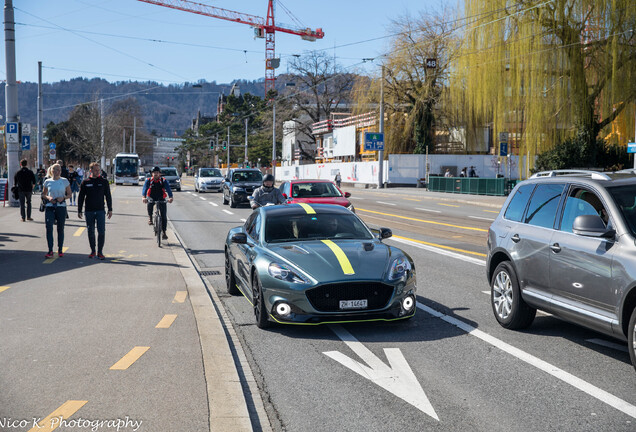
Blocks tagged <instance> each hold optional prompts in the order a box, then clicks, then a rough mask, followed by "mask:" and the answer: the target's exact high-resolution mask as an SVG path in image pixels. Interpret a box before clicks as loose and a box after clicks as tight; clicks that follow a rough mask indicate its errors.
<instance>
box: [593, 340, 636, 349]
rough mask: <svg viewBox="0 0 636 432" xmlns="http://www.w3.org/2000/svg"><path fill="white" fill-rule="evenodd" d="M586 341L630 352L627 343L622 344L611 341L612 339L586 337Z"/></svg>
mask: <svg viewBox="0 0 636 432" xmlns="http://www.w3.org/2000/svg"><path fill="white" fill-rule="evenodd" d="M585 342H591V343H593V344H596V345H601V346H604V347H607V348H612V349H615V350H617V351H623V352H629V350H628V349H627V347H626V346H625V345H620V344H617V343H614V342H610V341H606V340H603V339H585Z"/></svg>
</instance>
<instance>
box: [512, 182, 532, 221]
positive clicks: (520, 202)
mask: <svg viewBox="0 0 636 432" xmlns="http://www.w3.org/2000/svg"><path fill="white" fill-rule="evenodd" d="M534 186H535V185H534V184H528V185H524V186H521V187H519V189H517V192H515V196H513V197H512V199H511V200H510V204H508V208H507V209H506V212H505V213H504V218H506V219H508V220H511V221H514V222H521V218H522V217H523V212H524V210H525V209H526V205H527V204H528V200H529V199H530V195H532V190H533V189H534Z"/></svg>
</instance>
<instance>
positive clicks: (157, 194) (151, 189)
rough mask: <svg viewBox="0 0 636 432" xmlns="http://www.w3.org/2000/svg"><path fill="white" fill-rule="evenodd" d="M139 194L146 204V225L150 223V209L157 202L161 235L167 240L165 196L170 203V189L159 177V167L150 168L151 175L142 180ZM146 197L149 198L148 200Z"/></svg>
mask: <svg viewBox="0 0 636 432" xmlns="http://www.w3.org/2000/svg"><path fill="white" fill-rule="evenodd" d="M141 196H142V197H143V203H144V204H147V207H148V225H152V211H153V209H154V207H155V202H156V203H157V206H158V208H159V212H160V213H161V231H163V235H162V236H161V237H162V238H163V239H164V240H167V239H168V235H167V234H166V228H167V227H168V218H167V213H168V210H167V208H166V197H168V202H169V203H171V202H172V190H170V183H168V181H167V180H166V179H165V178H163V177H161V168H159V167H158V166H156V167H154V168H153V169H152V176H151V177H150V178H147V179H146V181H145V182H144V188H143V189H142V191H141ZM148 198H150V201H149V200H148Z"/></svg>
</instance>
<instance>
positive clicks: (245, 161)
mask: <svg viewBox="0 0 636 432" xmlns="http://www.w3.org/2000/svg"><path fill="white" fill-rule="evenodd" d="M247 120H248V118H247V117H245V160H244V163H245V166H247Z"/></svg>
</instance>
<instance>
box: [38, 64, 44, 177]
mask: <svg viewBox="0 0 636 432" xmlns="http://www.w3.org/2000/svg"><path fill="white" fill-rule="evenodd" d="M42 111H43V109H42V62H41V61H39V62H38V168H40V165H42V164H43V162H44V143H43V142H42V135H43V134H42Z"/></svg>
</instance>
